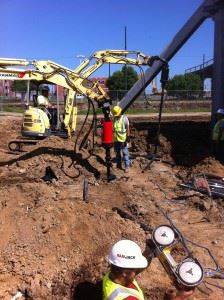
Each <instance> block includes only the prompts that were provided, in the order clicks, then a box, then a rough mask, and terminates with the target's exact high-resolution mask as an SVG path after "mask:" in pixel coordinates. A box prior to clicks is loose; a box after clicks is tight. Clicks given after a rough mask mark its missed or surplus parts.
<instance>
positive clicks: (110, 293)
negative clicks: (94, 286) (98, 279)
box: [103, 273, 144, 300]
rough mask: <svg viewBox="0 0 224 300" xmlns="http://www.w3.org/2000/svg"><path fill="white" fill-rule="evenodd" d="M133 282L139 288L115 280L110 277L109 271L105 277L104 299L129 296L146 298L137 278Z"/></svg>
mask: <svg viewBox="0 0 224 300" xmlns="http://www.w3.org/2000/svg"><path fill="white" fill-rule="evenodd" d="M133 284H134V285H135V286H136V287H137V290H135V289H132V288H127V287H125V286H122V285H120V284H118V283H115V282H113V281H112V280H111V279H110V278H109V273H107V274H106V275H105V276H104V278H103V300H122V299H125V298H127V297H129V296H133V297H135V298H137V299H139V300H144V295H143V292H142V290H141V289H140V287H139V285H138V284H137V282H136V280H135V279H134V280H133Z"/></svg>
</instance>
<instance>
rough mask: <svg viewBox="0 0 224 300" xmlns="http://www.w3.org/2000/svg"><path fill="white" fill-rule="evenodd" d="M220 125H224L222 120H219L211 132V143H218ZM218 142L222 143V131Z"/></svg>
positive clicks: (223, 137) (223, 134)
mask: <svg viewBox="0 0 224 300" xmlns="http://www.w3.org/2000/svg"><path fill="white" fill-rule="evenodd" d="M221 123H224V118H223V119H221V120H219V121H218V122H217V123H216V124H215V126H214V128H213V131H212V140H213V141H216V142H217V141H218V138H219V135H220V125H221ZM219 141H224V130H223V132H222V134H221V137H220V139H219Z"/></svg>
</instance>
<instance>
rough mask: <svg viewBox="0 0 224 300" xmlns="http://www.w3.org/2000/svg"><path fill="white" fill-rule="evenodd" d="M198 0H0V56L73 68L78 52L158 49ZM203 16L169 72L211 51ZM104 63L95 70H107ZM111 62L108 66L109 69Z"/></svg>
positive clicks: (210, 31) (199, 60) (210, 24)
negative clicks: (48, 61) (125, 46)
mask: <svg viewBox="0 0 224 300" xmlns="http://www.w3.org/2000/svg"><path fill="white" fill-rule="evenodd" d="M201 3H202V0H156V1H155V0H138V1H133V0H113V1H112V0H110V1H108V0H105V1H102V0H94V1H91V0H0V11H1V18H0V36H1V41H2V42H1V47H0V57H12V58H26V59H50V60H53V61H55V62H57V63H59V64H62V65H64V66H66V67H69V68H75V67H76V66H77V65H78V64H79V61H80V59H79V58H77V56H78V55H80V54H81V55H85V56H90V55H91V54H92V53H93V52H95V51H97V50H102V49H124V30H125V29H124V28H125V26H126V27H127V49H128V50H139V51H141V52H144V53H146V54H148V55H158V54H160V53H161V52H162V51H163V50H164V49H165V47H166V46H167V45H168V44H169V43H170V41H171V39H172V38H173V37H174V36H175V34H176V33H177V32H178V30H179V29H180V28H181V26H182V25H184V23H185V22H186V21H187V19H188V18H189V17H190V16H191V15H192V14H193V13H194V11H195V10H196V9H197V7H198V6H199V5H200V4H201ZM213 31H214V24H213V21H212V20H211V19H208V20H206V21H205V22H204V23H203V24H202V25H201V27H200V28H199V29H198V31H197V32H196V33H195V34H194V35H193V36H192V37H191V38H190V40H189V41H188V42H187V43H186V44H185V45H184V46H183V48H182V49H181V50H180V51H179V52H178V53H177V54H176V56H175V57H174V58H173V59H172V61H171V62H170V75H171V77H172V76H173V75H175V74H181V73H183V72H184V70H185V69H187V68H189V67H192V66H195V65H198V64H200V63H202V60H203V55H205V59H206V60H207V59H210V58H212V57H213ZM108 69H109V68H108V66H106V67H103V68H102V69H100V71H98V72H97V74H96V75H97V76H108ZM116 69H117V67H115V66H114V67H111V73H113V71H115V70H116Z"/></svg>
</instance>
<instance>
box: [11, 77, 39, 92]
mask: <svg viewBox="0 0 224 300" xmlns="http://www.w3.org/2000/svg"><path fill="white" fill-rule="evenodd" d="M35 89H36V86H35V85H34V84H33V83H32V82H31V83H30V90H35ZM12 90H13V91H16V92H25V91H26V90H27V81H26V80H14V81H13V84H12Z"/></svg>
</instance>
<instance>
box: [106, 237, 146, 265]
mask: <svg viewBox="0 0 224 300" xmlns="http://www.w3.org/2000/svg"><path fill="white" fill-rule="evenodd" d="M108 260H109V262H110V263H111V264H113V265H115V266H117V267H120V268H127V269H130V268H131V269H144V268H146V267H147V266H148V261H147V259H146V258H145V257H144V256H143V255H142V251H141V248H140V247H139V246H138V245H137V244H136V243H135V242H133V241H130V240H121V241H119V242H117V243H116V244H114V246H113V247H112V249H111V252H110V255H109V257H108Z"/></svg>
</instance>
